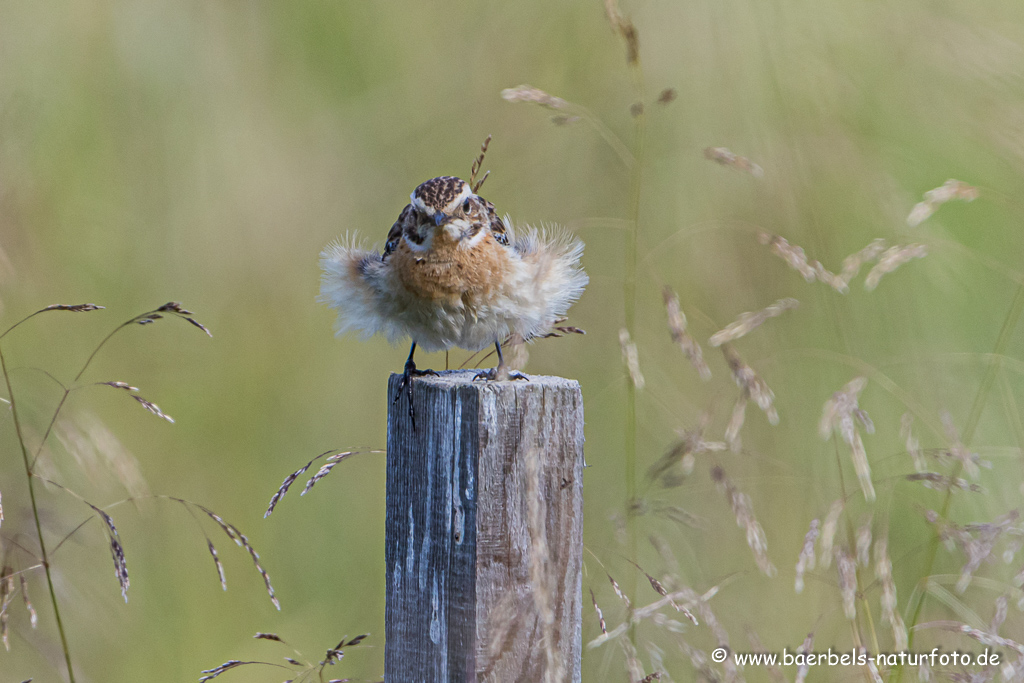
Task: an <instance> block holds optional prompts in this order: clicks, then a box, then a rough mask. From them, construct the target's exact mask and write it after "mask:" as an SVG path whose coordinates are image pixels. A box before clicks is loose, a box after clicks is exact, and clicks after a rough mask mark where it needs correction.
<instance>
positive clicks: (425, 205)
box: [410, 176, 473, 217]
mask: <svg viewBox="0 0 1024 683" xmlns="http://www.w3.org/2000/svg"><path fill="white" fill-rule="evenodd" d="M471 196H473V188H471V187H470V186H469V183H467V182H466V181H465V180H463V179H461V178H456V177H454V176H440V177H438V178H431V179H430V180H428V181H426V182H425V183H423V184H421V185H420V186H419V187H417V188H416V189H415V190H413V192H412V195H410V198H411V201H412V205H413V207H415V208H416V209H417V210H419V211H420V212H421V213H423V214H424V215H426V216H428V217H433V216H434V215H435V214H446V215H449V216H450V215H451V214H452V213H453V212H454V211H455V209H456V208H458V206H459V205H460V204H462V203H463V202H464V201H466V200H467V199H468V198H469V197H471Z"/></svg>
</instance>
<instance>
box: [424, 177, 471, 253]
mask: <svg viewBox="0 0 1024 683" xmlns="http://www.w3.org/2000/svg"><path fill="white" fill-rule="evenodd" d="M410 200H411V206H412V208H413V211H415V214H416V224H417V225H416V228H417V231H418V232H419V233H420V234H421V235H422V236H423V237H429V238H435V237H436V238H440V239H447V240H451V241H453V242H461V241H462V240H464V239H466V238H469V237H472V236H473V235H476V234H477V233H478V232H479V230H480V225H481V217H482V216H485V215H486V208H485V207H484V205H483V201H482V200H481V199H480V198H479V197H478V196H477V195H476V194H474V193H473V188H471V187H470V185H469V183H467V182H466V181H465V180H462V179H461V178H456V177H454V176H440V177H438V178H431V179H430V180H428V181H426V182H425V183H422V184H421V185H420V186H419V187H417V188H416V189H415V190H413V192H412V195H411V197H410ZM431 241H432V239H431Z"/></svg>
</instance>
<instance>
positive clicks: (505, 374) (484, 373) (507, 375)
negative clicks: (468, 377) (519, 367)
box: [473, 365, 530, 382]
mask: <svg viewBox="0 0 1024 683" xmlns="http://www.w3.org/2000/svg"><path fill="white" fill-rule="evenodd" d="M478 379H482V380H486V381H488V382H494V381H502V380H515V379H521V380H525V381H527V382H529V381H530V378H529V377H527V376H526V375H524V374H523V373H521V372H516V371H515V370H509V369H508V367H506V366H504V365H499V366H498V367H496V368H491V369H490V370H481V371H480V372H478V373H476V375H474V376H473V381H474V382H475V381H477V380H478Z"/></svg>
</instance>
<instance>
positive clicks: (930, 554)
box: [896, 284, 1024, 683]
mask: <svg viewBox="0 0 1024 683" xmlns="http://www.w3.org/2000/svg"><path fill="white" fill-rule="evenodd" d="M1022 311H1024V284H1021V285H1019V286H1018V287H1017V291H1016V293H1015V294H1014V296H1013V302H1012V303H1011V304H1010V310H1009V311H1008V312H1007V314H1006V318H1005V319H1004V320H1003V326H1002V328H1001V329H1000V330H999V337H998V338H997V339H996V345H995V348H994V349H993V351H992V354H993V360H992V362H991V363H989V365H988V369H987V370H986V371H985V376H984V378H982V381H981V385H980V386H979V387H978V393H977V394H976V395H975V396H974V401H973V403H972V405H971V412H970V413H969V414H968V416H967V422H966V423H965V424H964V430H963V433H962V435H961V441H962V442H963V444H964V446H965V447H969V446H970V443H971V441H972V440H973V439H974V432H975V430H976V429H977V428H978V423H979V422H980V421H981V414H982V412H983V411H984V410H985V404H986V403H987V401H988V395H989V392H990V391H991V390H992V385H993V384H995V381H996V377H997V376H998V375H999V370H1000V368H1001V367H1002V358H1003V356H1004V354H1005V352H1006V347H1007V346H1008V345H1009V343H1010V339H1011V338H1012V337H1013V332H1014V330H1015V329H1016V328H1017V323H1018V321H1019V320H1020V315H1021V312H1022ZM962 469H963V465H962V463H957V464H956V466H955V467H954V469H953V472H952V475H951V476H952V478H956V477H958V476H960V472H961V470H962ZM952 501H953V487H952V486H950V487H949V488H947V489H946V496H945V498H944V499H943V501H942V508H941V509H940V511H939V515H940V516H941V517H942V518H943V519H945V518H946V517H947V516H948V514H949V507H950V504H951V503H952ZM939 544H940V541H939V537H938V534H936V535H934V536H933V537H932V539H931V540H930V541H929V542H928V550H927V555H926V559H925V564H924V566H925V571H924V573H923V574H922V575H921V580H920V581H919V582H918V588H919V589H920V590H918V591H917V592H916V595H917V603H916V604H915V605H914V606H913V609H912V610H911V617H910V620H909V623H908V624H907V630H908V636H909V637H908V640H907V648H908V649H909V650H913V647H914V626H916V625H917V622H918V619H920V617H921V610H922V609H924V601H925V597H926V596H927V592H928V591H927V589H928V586H927V584H928V579H929V577H930V576H931V575H932V571H933V570H934V568H935V559H936V557H937V556H938V552H939ZM902 679H903V667H900V669H899V672H898V673H897V674H896V683H900V681H902Z"/></svg>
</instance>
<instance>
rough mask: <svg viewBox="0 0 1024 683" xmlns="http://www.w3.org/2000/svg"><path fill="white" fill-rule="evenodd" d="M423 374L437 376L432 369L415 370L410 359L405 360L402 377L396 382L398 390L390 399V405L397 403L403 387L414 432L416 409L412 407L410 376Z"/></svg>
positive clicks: (414, 365)
mask: <svg viewBox="0 0 1024 683" xmlns="http://www.w3.org/2000/svg"><path fill="white" fill-rule="evenodd" d="M424 375H433V376H434V377H439V375H438V374H437V373H436V372H435V371H433V370H417V369H416V364H415V363H413V362H412V360H408V361H406V363H405V370H404V371H403V372H402V379H401V380H400V381H399V382H398V391H396V392H395V398H394V399H393V400H392V401H391V404H392V405H394V404H396V403H398V399H399V398H401V397H402V390H403V389H405V393H406V395H407V396H408V397H409V421H410V422H412V431H414V432H415V431H416V411H415V410H414V409H413V407H412V396H413V390H412V378H413V377H422V376H424Z"/></svg>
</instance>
